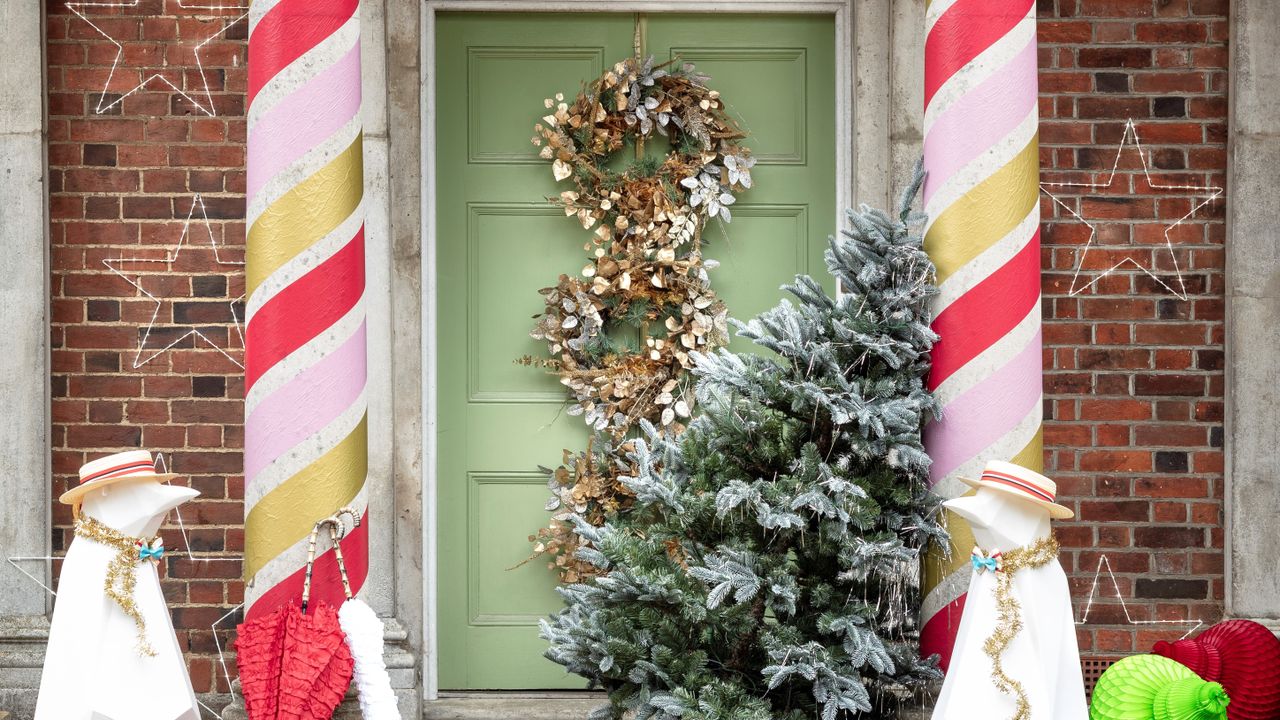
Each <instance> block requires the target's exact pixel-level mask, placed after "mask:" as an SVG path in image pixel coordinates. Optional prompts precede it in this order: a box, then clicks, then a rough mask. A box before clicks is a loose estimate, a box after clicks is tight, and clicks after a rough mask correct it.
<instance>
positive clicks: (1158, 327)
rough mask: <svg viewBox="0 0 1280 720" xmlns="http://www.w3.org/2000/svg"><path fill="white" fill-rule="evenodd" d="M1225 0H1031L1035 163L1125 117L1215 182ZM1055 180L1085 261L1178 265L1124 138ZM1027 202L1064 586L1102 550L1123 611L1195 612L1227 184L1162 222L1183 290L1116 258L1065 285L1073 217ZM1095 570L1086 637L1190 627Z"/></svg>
mask: <svg viewBox="0 0 1280 720" xmlns="http://www.w3.org/2000/svg"><path fill="white" fill-rule="evenodd" d="M1227 10H1228V7H1227V3H1226V2H1225V0H1040V2H1038V11H1039V19H1040V43H1041V44H1040V67H1041V70H1040V80H1041V95H1040V113H1041V126H1040V133H1041V134H1040V140H1041V172H1042V176H1043V177H1042V179H1043V180H1046V181H1058V182H1101V181H1104V180H1105V179H1106V176H1107V175H1108V174H1109V172H1110V170H1111V167H1112V164H1113V162H1114V161H1115V157H1116V152H1117V147H1118V145H1119V142H1120V139H1121V137H1122V134H1123V132H1124V126H1125V122H1126V121H1127V120H1129V119H1133V120H1134V121H1135V124H1136V129H1137V133H1138V135H1139V137H1140V138H1141V140H1142V144H1143V147H1144V149H1145V150H1146V151H1147V153H1148V157H1149V162H1150V164H1151V166H1152V167H1151V169H1152V172H1153V173H1154V175H1153V180H1154V182H1156V183H1157V184H1179V185H1197V186H1217V187H1224V186H1225V184H1226V177H1225V176H1226V114H1227V102H1226V100H1227V97H1226V88H1227V48H1226V42H1227ZM1053 192H1054V194H1055V195H1058V196H1059V197H1060V198H1062V199H1064V201H1065V202H1067V204H1068V205H1070V206H1071V207H1072V209H1074V210H1076V211H1077V212H1080V213H1082V215H1084V216H1085V217H1086V218H1088V219H1090V220H1091V221H1094V222H1095V225H1096V227H1097V233H1098V236H1097V239H1096V240H1095V245H1094V247H1095V248H1102V249H1103V250H1104V252H1106V253H1109V256H1108V260H1107V261H1106V262H1105V263H1103V264H1101V265H1098V264H1097V263H1095V262H1092V261H1090V262H1089V263H1088V267H1101V268H1106V267H1109V266H1110V264H1111V263H1113V262H1115V261H1118V260H1119V259H1120V258H1122V257H1133V258H1135V259H1136V260H1138V261H1139V262H1141V263H1142V264H1143V265H1146V266H1147V267H1151V268H1154V269H1155V271H1154V274H1155V275H1156V276H1158V277H1159V278H1160V279H1161V280H1162V281H1163V282H1165V283H1166V284H1170V285H1172V284H1173V283H1175V282H1176V274H1175V273H1174V272H1173V269H1174V267H1173V265H1172V263H1171V258H1170V254H1169V253H1168V252H1167V251H1163V250H1161V248H1162V247H1164V246H1163V245H1162V243H1163V241H1164V236H1163V229H1164V227H1166V226H1167V225H1169V224H1171V223H1173V222H1174V221H1175V220H1176V219H1177V218H1178V217H1180V216H1181V215H1182V214H1185V213H1186V212H1187V210H1188V209H1189V206H1188V205H1187V203H1188V196H1187V194H1186V193H1181V194H1180V193H1176V192H1172V193H1162V192H1157V191H1155V190H1154V189H1152V188H1150V187H1149V186H1148V185H1147V183H1146V182H1145V180H1144V179H1143V175H1142V171H1141V166H1140V164H1139V161H1138V156H1137V155H1136V153H1133V152H1128V153H1126V154H1125V155H1124V156H1122V159H1121V164H1120V170H1119V173H1118V175H1117V182H1116V184H1115V186H1114V190H1113V191H1108V192H1105V193H1096V194H1092V195H1090V194H1088V193H1082V192H1064V191H1062V190H1061V189H1054V190H1053ZM1097 195H1103V196H1105V197H1103V198H1102V199H1096V196H1097ZM1041 207H1042V212H1043V218H1044V224H1043V232H1042V243H1043V250H1042V252H1043V255H1042V268H1043V273H1044V275H1043V287H1042V292H1043V311H1044V336H1045V348H1044V359H1045V416H1046V423H1045V463H1046V468H1047V469H1048V470H1047V471H1048V472H1049V473H1050V474H1051V475H1053V477H1054V478H1055V479H1057V480H1058V482H1059V487H1060V489H1061V490H1062V492H1063V493H1064V494H1065V495H1067V496H1069V497H1071V499H1072V502H1073V504H1074V505H1075V507H1076V509H1077V511H1078V519H1077V520H1076V521H1074V522H1070V523H1066V524H1063V525H1062V526H1061V527H1060V533H1061V535H1062V537H1063V540H1064V542H1063V545H1064V549H1065V550H1066V552H1065V553H1064V556H1063V563H1064V565H1065V566H1066V567H1067V570H1068V572H1069V575H1070V577H1071V583H1072V588H1073V590H1074V592H1075V594H1076V595H1077V596H1078V597H1080V598H1081V599H1083V597H1085V596H1086V595H1087V594H1088V592H1089V589H1090V586H1091V584H1092V581H1093V577H1094V572H1095V570H1096V568H1097V566H1098V562H1099V559H1100V555H1103V554H1105V555H1106V556H1107V557H1108V558H1109V559H1110V562H1111V564H1112V565H1113V566H1114V568H1115V570H1116V576H1117V579H1118V582H1119V586H1120V592H1121V594H1122V595H1123V596H1124V597H1125V600H1126V603H1127V605H1128V608H1129V613H1130V616H1131V617H1132V619H1134V620H1139V621H1142V620H1155V619H1158V620H1183V619H1189V618H1190V619H1203V620H1206V621H1208V622H1213V621H1215V620H1217V619H1218V618H1219V617H1221V614H1222V609H1221V604H1222V599H1223V592H1224V588H1223V554H1222V547H1223V529H1222V523H1223V520H1222V512H1223V510H1222V501H1223V455H1222V414H1223V405H1222V403H1223V345H1222V343H1223V332H1224V331H1223V315H1224V300H1223V289H1224V285H1223V268H1224V264H1225V248H1224V239H1225V226H1224V223H1223V217H1224V210H1225V203H1224V202H1223V200H1222V199H1219V200H1217V201H1215V202H1214V203H1211V204H1210V205H1209V206H1207V207H1205V208H1204V209H1202V210H1201V211H1199V212H1198V213H1197V214H1196V215H1195V216H1194V217H1193V219H1191V220H1190V221H1188V222H1186V223H1184V224H1183V225H1182V226H1181V227H1179V228H1178V229H1176V230H1175V231H1173V232H1174V234H1173V235H1172V238H1173V240H1174V241H1175V245H1174V252H1175V253H1176V258H1177V263H1178V267H1179V268H1181V269H1182V270H1183V273H1182V274H1183V280H1184V281H1185V283H1186V289H1187V295H1188V297H1187V299H1186V300H1180V299H1178V298H1177V297H1176V296H1175V295H1173V294H1171V293H1169V292H1168V291H1167V290H1166V289H1165V288H1163V287H1161V286H1160V285H1159V284H1158V283H1157V282H1155V281H1154V280H1153V279H1152V278H1150V277H1148V276H1147V275H1146V274H1144V273H1142V272H1139V271H1137V270H1136V269H1133V268H1132V267H1130V266H1126V267H1125V271H1124V272H1117V273H1115V274H1113V275H1111V276H1109V277H1106V278H1104V279H1102V280H1100V281H1099V282H1098V283H1097V284H1096V285H1095V286H1094V287H1092V288H1090V289H1089V290H1086V291H1085V292H1082V293H1079V294H1077V295H1074V296H1073V295H1072V294H1071V288H1072V280H1073V278H1074V276H1075V272H1076V269H1077V267H1079V266H1080V265H1079V264H1080V262H1081V259H1082V257H1083V255H1084V253H1083V248H1084V244H1085V242H1086V241H1087V240H1088V235H1089V230H1088V228H1087V227H1085V226H1083V225H1082V224H1081V223H1080V222H1079V221H1077V220H1076V219H1075V218H1074V217H1072V216H1071V215H1070V214H1069V213H1067V212H1065V211H1063V210H1062V209H1061V208H1059V207H1057V206H1056V205H1055V204H1054V203H1053V202H1051V201H1049V200H1048V199H1047V198H1045V197H1044V196H1043V195H1042V205H1041ZM1091 254H1092V253H1091ZM1092 257H1094V258H1096V257H1098V256H1097V255H1093V256H1092ZM1098 274H1099V273H1097V272H1092V273H1088V274H1087V275H1085V276H1084V277H1085V282H1087V281H1088V280H1091V279H1093V278H1094V277H1097V276H1098ZM1079 286H1080V285H1079V284H1077V286H1076V287H1077V288H1079ZM1175 287H1176V285H1175ZM1100 588H1101V591H1100V596H1099V597H1100V599H1099V601H1098V602H1099V603H1100V604H1098V605H1095V606H1094V607H1093V609H1092V611H1091V613H1090V623H1089V625H1088V626H1087V627H1084V628H1082V629H1081V631H1080V641H1081V649H1082V651H1084V652H1086V653H1098V654H1115V653H1127V652H1133V651H1139V652H1141V651H1146V650H1149V648H1150V646H1151V644H1152V642H1153V641H1154V640H1156V639H1162V638H1167V637H1168V636H1169V635H1173V636H1174V637H1177V636H1178V635H1181V634H1182V633H1183V632H1184V631H1185V630H1186V629H1187V627H1188V626H1177V625H1167V626H1161V625H1131V624H1129V623H1127V622H1126V621H1125V618H1124V615H1123V612H1122V611H1121V608H1120V606H1119V603H1118V602H1117V601H1116V599H1115V597H1114V596H1115V593H1114V591H1113V590H1112V588H1111V587H1110V585H1109V583H1108V582H1106V581H1105V578H1104V582H1103V583H1102V584H1101V585H1100Z"/></svg>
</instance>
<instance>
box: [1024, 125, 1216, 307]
mask: <svg viewBox="0 0 1280 720" xmlns="http://www.w3.org/2000/svg"><path fill="white" fill-rule="evenodd" d="M1130 143H1132V144H1133V147H1134V149H1135V150H1136V151H1137V153H1138V157H1139V159H1140V160H1141V161H1142V174H1143V176H1144V177H1145V178H1146V181H1147V185H1148V186H1149V187H1150V188H1151V189H1152V190H1174V191H1181V192H1182V193H1183V194H1187V195H1191V196H1193V197H1196V200H1194V201H1193V202H1192V203H1191V209H1190V210H1189V211H1188V212H1187V214H1186V215H1183V216H1182V217H1180V218H1178V220H1177V221H1176V222H1174V223H1173V224H1172V225H1169V226H1168V227H1166V228H1165V230H1164V246H1165V249H1166V250H1168V252H1169V257H1170V258H1171V259H1172V260H1173V270H1174V275H1175V277H1176V278H1177V282H1176V285H1177V287H1176V288H1174V287H1172V286H1170V285H1169V283H1167V282H1165V281H1164V280H1163V279H1162V278H1160V277H1159V276H1157V275H1156V274H1155V273H1154V272H1152V270H1151V269H1150V268H1147V267H1145V266H1143V265H1142V264H1141V263H1139V262H1138V261H1137V260H1134V259H1133V258H1132V257H1125V258H1122V259H1120V260H1119V261H1118V262H1116V263H1115V264H1114V265H1112V266H1111V267H1109V268H1107V269H1106V270H1103V271H1102V272H1101V273H1099V274H1098V276H1097V277H1095V278H1094V279H1092V280H1090V281H1089V282H1087V283H1085V284H1084V285H1080V273H1081V272H1082V271H1083V270H1084V267H1085V262H1086V260H1087V259H1088V257H1089V251H1090V250H1091V249H1092V248H1093V243H1094V240H1096V239H1097V237H1098V229H1097V227H1096V226H1095V225H1094V224H1093V223H1091V222H1089V221H1088V220H1086V219H1085V218H1084V217H1082V216H1081V215H1080V213H1078V212H1076V210H1075V209H1074V208H1072V207H1071V206H1070V205H1068V204H1067V203H1065V202H1063V201H1062V200H1061V199H1060V198H1059V197H1058V196H1056V195H1054V194H1053V193H1052V192H1051V189H1071V188H1076V189H1082V190H1095V191H1096V190H1104V189H1107V188H1110V187H1111V186H1112V184H1113V183H1114V182H1115V180H1116V174H1117V171H1118V170H1119V168H1120V157H1121V156H1122V155H1124V151H1125V147H1126V146H1128V145H1129V144H1130ZM1122 177H1123V176H1122ZM1040 191H1041V192H1043V193H1044V194H1045V195H1048V196H1049V198H1050V199H1051V200H1052V201H1053V202H1054V204H1055V205H1057V206H1058V207H1060V208H1062V209H1063V210H1066V211H1067V212H1068V213H1070V214H1071V215H1072V216H1074V217H1075V218H1076V219H1077V220H1079V221H1080V222H1082V223H1084V224H1085V225H1086V226H1088V228H1089V240H1088V242H1086V243H1085V246H1084V252H1083V253H1082V254H1081V255H1080V262H1079V263H1078V264H1077V265H1076V271H1075V275H1073V276H1072V277H1071V289H1070V290H1069V291H1068V294H1069V295H1072V296H1075V295H1079V294H1080V293H1082V292H1084V291H1085V290H1088V289H1089V288H1091V287H1093V286H1094V285H1095V284H1097V283H1098V281H1099V280H1101V279H1102V278H1104V277H1106V276H1108V275H1110V274H1111V273H1113V272H1115V271H1116V270H1118V269H1120V267H1121V266H1123V265H1126V264H1128V265H1132V266H1133V267H1136V268H1137V269H1139V270H1141V271H1142V272H1144V273H1146V274H1147V275H1149V276H1151V279H1152V280H1155V281H1156V282H1157V283H1159V284H1160V286H1161V287H1163V288H1164V289H1165V290H1168V291H1169V292H1170V293H1172V294H1173V295H1175V296H1177V298H1178V299H1179V300H1186V299H1187V287H1186V283H1184V282H1183V279H1182V269H1181V268H1180V267H1178V257H1177V255H1175V254H1174V252H1173V240H1172V239H1171V238H1170V237H1169V233H1171V232H1172V231H1173V229H1174V228H1176V227H1178V226H1179V225H1182V224H1183V223H1185V222H1186V221H1187V220H1190V219H1191V217H1192V216H1194V215H1195V214H1196V211H1198V210H1199V209H1200V208H1202V207H1204V206H1205V205H1208V204H1209V203H1211V202H1213V201H1214V200H1217V199H1218V198H1219V197H1221V196H1222V188H1221V187H1217V186H1213V185H1176V184H1175V185H1161V184H1159V183H1156V182H1154V181H1153V180H1152V178H1151V166H1150V164H1149V163H1148V162H1147V155H1146V153H1145V152H1143V149H1142V141H1141V140H1140V139H1139V138H1138V129H1137V127H1135V125H1134V123H1133V120H1132V119H1130V120H1129V121H1128V122H1126V123H1125V126H1124V135H1123V136H1122V137H1121V138H1120V147H1118V148H1117V149H1116V159H1115V162H1114V163H1113V164H1112V166H1111V174H1110V175H1108V176H1107V179H1106V181H1105V182H1042V183H1040Z"/></svg>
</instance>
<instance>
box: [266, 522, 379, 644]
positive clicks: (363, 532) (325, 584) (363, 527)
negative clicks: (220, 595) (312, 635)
mask: <svg viewBox="0 0 1280 720" xmlns="http://www.w3.org/2000/svg"><path fill="white" fill-rule="evenodd" d="M368 535H369V511H368V510H367V509H366V510H365V513H364V518H363V519H362V520H361V521H360V527H358V528H355V529H354V530H352V531H351V532H349V533H347V536H346V537H344V538H342V540H341V541H340V542H341V544H342V560H343V564H344V565H346V566H347V579H348V580H350V581H351V593H352V594H353V595H354V594H356V593H358V592H360V588H362V587H364V581H365V578H366V577H367V576H368V575H369V543H368ZM306 574H307V569H306V568H305V567H303V568H300V569H299V570H298V571H297V572H295V573H294V574H292V575H290V576H289V577H287V578H285V579H284V580H281V581H280V582H279V583H278V584H276V586H275V587H273V588H271V589H270V590H268V591H266V592H265V593H263V594H262V596H261V597H259V598H258V600H257V602H255V603H254V604H253V606H252V607H250V608H249V609H248V610H246V611H245V615H244V619H245V621H249V620H253V619H255V618H257V617H258V616H259V615H262V614H265V613H270V612H273V611H275V609H276V608H278V607H280V606H281V605H286V604H288V603H295V604H297V603H301V602H302V584H303V581H304V580H305V578H306ZM345 600H346V595H344V593H343V590H342V580H340V579H339V575H338V558H337V556H336V555H334V554H333V551H332V550H326V551H325V552H324V554H322V555H319V556H317V557H316V562H315V566H314V567H313V568H312V571H311V601H310V604H311V606H312V607H314V606H315V605H316V604H317V603H319V602H321V601H323V602H327V603H329V604H330V605H332V606H334V607H338V606H340V605H342V603H343V602H344V601H345Z"/></svg>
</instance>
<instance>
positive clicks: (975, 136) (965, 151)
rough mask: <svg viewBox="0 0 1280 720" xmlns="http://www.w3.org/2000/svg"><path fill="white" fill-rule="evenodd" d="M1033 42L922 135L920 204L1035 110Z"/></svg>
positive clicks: (948, 109)
mask: <svg viewBox="0 0 1280 720" xmlns="http://www.w3.org/2000/svg"><path fill="white" fill-rule="evenodd" d="M1036 70H1037V58H1036V40H1035V38H1032V39H1031V42H1030V43H1028V44H1027V46H1026V47H1025V48H1023V49H1022V50H1021V51H1019V52H1018V54H1017V55H1015V56H1013V58H1011V59H1010V60H1009V63H1008V64H1006V65H1005V66H1004V67H1002V68H1000V69H999V70H997V71H996V72H995V74H993V75H992V76H991V77H989V78H987V79H986V80H983V81H982V82H981V83H979V84H978V85H977V87H975V88H973V89H972V90H970V91H969V92H968V93H966V94H965V95H963V96H962V97H961V98H960V99H959V100H957V101H956V102H955V103H953V104H952V105H951V107H949V108H947V109H946V110H944V111H943V112H942V113H941V114H940V115H939V116H938V117H937V119H936V120H934V122H933V125H931V126H930V127H929V130H928V132H927V133H926V134H925V139H924V156H925V159H926V160H927V162H926V164H925V172H926V173H927V174H926V175H925V178H924V190H923V192H924V203H925V205H928V204H929V199H930V198H931V197H933V194H934V193H935V192H936V191H937V190H938V188H940V187H942V186H943V185H944V184H946V182H947V181H948V180H950V179H951V177H952V176H953V175H955V174H956V173H957V172H958V171H960V169H961V168H963V167H964V166H965V165H968V164H969V163H970V162H972V161H973V160H974V158H976V157H978V156H979V155H981V154H982V153H984V152H987V151H988V150H990V149H991V147H992V146H994V145H995V144H996V143H997V142H999V141H1000V140H1001V139H1003V138H1004V137H1005V136H1006V135H1008V134H1009V133H1011V132H1013V130H1014V128H1016V127H1018V124H1019V123H1021V122H1022V121H1023V120H1025V119H1026V118H1027V115H1029V114H1030V113H1031V112H1032V111H1034V110H1035V109H1036Z"/></svg>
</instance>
